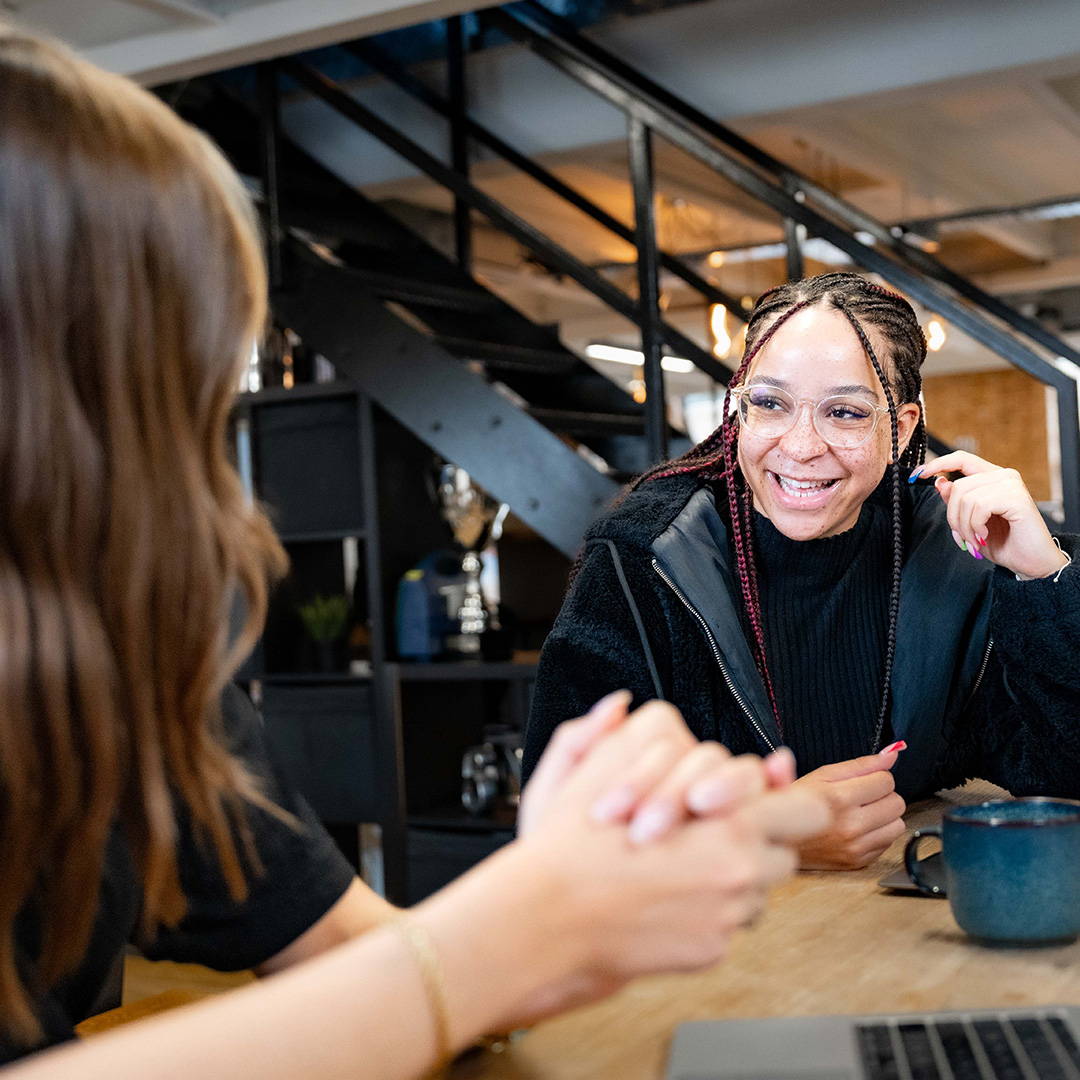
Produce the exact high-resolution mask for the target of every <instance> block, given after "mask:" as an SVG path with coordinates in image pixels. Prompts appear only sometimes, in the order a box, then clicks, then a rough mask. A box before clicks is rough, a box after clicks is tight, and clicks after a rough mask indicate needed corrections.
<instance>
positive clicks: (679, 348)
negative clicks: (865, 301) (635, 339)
mask: <svg viewBox="0 0 1080 1080" xmlns="http://www.w3.org/2000/svg"><path fill="white" fill-rule="evenodd" d="M281 63H282V68H283V70H285V71H287V72H288V73H289V75H291V76H292V78H294V79H295V80H296V81H297V82H298V83H299V84H300V85H301V86H303V87H304V88H305V89H307V90H309V91H310V92H311V93H313V94H315V95H316V96H317V97H319V98H321V99H322V100H323V101H325V102H326V103H327V104H328V105H330V106H331V107H332V108H334V109H336V110H337V111H338V112H340V113H341V114H342V115H343V116H346V117H348V118H349V119H350V120H352V121H354V122H355V123H357V124H359V125H360V126H361V127H362V128H364V129H365V130H366V131H367V132H369V133H370V134H372V135H374V136H375V138H377V139H378V140H379V141H380V142H383V143H385V144H386V145H387V146H388V147H389V148H390V149H391V150H393V151H394V152H395V153H397V154H400V155H401V156H402V157H403V158H405V160H406V161H408V162H409V163H410V164H412V165H415V166H416V168H418V169H420V171H421V172H425V173H427V175H428V176H430V177H431V178H432V179H434V180H436V181H437V182H438V183H440V184H442V185H443V187H445V188H447V189H448V190H449V191H450V192H451V193H452V194H453V195H455V196H457V197H459V198H461V199H462V200H463V201H464V202H466V203H468V204H469V205H470V206H471V207H472V208H473V209H474V210H477V211H479V212H480V213H481V214H483V215H484V216H485V217H487V218H488V219H490V220H491V221H492V222H494V223H495V224H496V225H497V226H498V227H499V228H501V229H502V230H503V231H504V232H506V233H508V234H509V235H510V236H512V237H513V238H514V239H515V240H517V241H518V242H519V243H520V244H522V245H523V246H525V247H527V248H529V249H530V250H531V251H533V252H536V253H537V254H538V255H539V256H540V257H541V258H542V259H543V260H544V261H545V262H546V263H547V264H548V265H549V266H550V267H551V268H552V269H554V270H556V271H557V272H558V273H561V274H565V275H566V276H567V277H569V278H572V279H573V280H574V281H576V282H577V283H578V284H579V285H581V286H582V287H584V288H585V289H587V290H588V291H589V292H591V293H592V294H593V295H594V296H597V297H599V298H600V299H601V300H602V301H603V302H604V303H605V304H607V305H608V306H609V307H611V308H613V309H614V310H615V311H617V312H618V313H619V314H620V315H623V316H624V317H625V318H627V319H629V320H630V321H631V322H634V323H636V322H637V321H638V311H637V305H636V304H635V303H634V301H633V300H632V299H631V298H630V297H629V296H627V294H626V293H624V292H623V291H622V289H619V288H617V287H616V286H614V285H612V284H611V282H610V281H608V280H607V279H606V278H604V277H602V276H601V275H600V274H598V273H596V271H595V270H592V269H591V268H590V267H588V266H586V265H585V264H584V263H583V262H581V260H580V259H577V258H575V257H574V256H573V255H571V254H570V252H568V251H567V250H566V249H565V248H563V247H561V246H560V245H558V244H556V243H555V242H554V241H552V240H549V239H548V237H547V236H545V235H544V234H543V233H542V232H540V230H539V229H537V228H535V227H534V226H532V225H530V224H529V223H528V222H527V221H525V220H524V219H523V218H521V217H519V216H518V215H517V214H515V213H514V212H513V211H512V210H509V209H507V208H506V207H505V206H503V205H502V204H501V203H500V202H498V201H497V200H495V199H493V198H492V197H491V196H490V195H488V194H487V193H486V192H484V191H481V190H480V189H479V188H477V187H475V186H474V185H473V184H471V183H470V182H469V181H468V180H467V179H465V177H463V176H461V175H459V174H458V173H457V172H455V170H454V169H452V168H451V167H450V166H448V165H446V164H444V163H443V162H441V161H439V160H438V158H436V157H434V156H432V155H431V154H429V153H428V152H427V151H426V150H424V149H423V148H422V147H420V146H418V145H417V144H416V143H415V142H413V141H412V140H411V139H409V138H408V137H407V136H405V135H403V134H402V133H401V132H399V131H397V130H396V129H395V128H393V127H391V125H390V124H388V123H386V121H385V120H382V119H381V118H380V117H378V116H376V115H375V114H374V113H373V112H372V111H371V110H370V109H368V108H367V107H366V106H365V105H362V104H361V103H360V102H359V101H357V100H356V98H354V97H352V96H351V95H349V94H347V93H345V91H344V90H342V89H341V88H340V87H338V86H337V85H336V84H335V83H334V82H333V81H332V80H330V79H328V78H327V77H326V76H325V75H323V74H322V73H321V72H318V71H315V70H314V69H313V68H310V67H308V66H307V65H305V64H301V63H299V62H298V61H296V60H284V61H282V62H281ZM658 332H659V334H660V336H661V338H662V339H663V341H664V342H665V344H667V345H668V346H669V348H671V349H672V350H673V351H674V352H676V353H678V354H679V355H680V356H684V357H686V359H688V360H691V361H692V362H693V363H694V364H695V365H696V366H697V367H698V368H700V369H701V370H702V371H704V372H705V373H706V374H707V375H710V376H711V377H712V378H714V379H716V380H717V381H718V382H722V383H724V384H726V383H727V382H728V380H729V379H730V378H731V371H730V369H728V368H727V367H725V366H724V365H723V364H721V363H720V362H719V361H718V360H717V359H716V358H715V357H714V356H713V355H712V354H711V353H709V352H708V351H707V350H705V349H703V348H701V346H700V345H698V344H697V343H696V342H694V341H692V340H691V339H690V338H688V337H687V336H686V335H685V334H683V333H681V332H680V331H679V330H676V329H675V327H673V326H671V325H669V324H668V323H667V322H663V321H661V323H660V325H659V330H658Z"/></svg>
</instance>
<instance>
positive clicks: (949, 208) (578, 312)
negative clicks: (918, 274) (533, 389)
mask: <svg viewBox="0 0 1080 1080" xmlns="http://www.w3.org/2000/svg"><path fill="white" fill-rule="evenodd" d="M469 6H470V5H469V4H468V2H467V0H422V2H415V0H414V2H413V3H412V4H411V5H410V4H402V2H401V0H0V7H6V8H7V9H9V10H12V11H14V13H15V15H16V17H17V18H19V19H20V20H23V21H25V22H26V23H28V24H30V25H32V26H35V27H38V28H41V29H45V30H48V31H50V32H52V33H55V34H57V35H58V36H60V37H62V38H64V39H66V40H68V41H69V42H71V43H72V44H73V45H75V46H76V47H78V48H80V49H82V50H83V51H84V52H85V53H86V54H87V55H88V56H90V57H91V58H92V59H94V60H95V61H96V62H98V63H101V64H103V65H104V66H107V67H111V68H113V69H115V70H121V71H125V72H128V73H130V74H132V75H134V76H135V77H137V78H140V79H142V80H143V81H145V82H150V83H153V82H157V81H161V80H163V79H166V78H170V79H171V78H176V77H179V76H181V75H187V74H191V73H194V72H198V71H205V70H213V69H214V68H220V67H224V66H227V65H229V64H235V63H239V62H247V61H250V60H251V59H255V58H260V57H264V56H270V55H278V54H283V53H288V52H295V51H298V50H300V49H303V48H307V47H310V46H312V45H317V44H324V43H327V42H333V41H337V40H343V39H347V38H350V37H356V36H360V35H361V34H368V33H375V32H377V31H380V30H382V29H385V28H387V27H389V26H394V25H404V24H406V23H409V22H417V21H421V20H423V19H428V18H432V17H435V16H436V15H442V14H446V13H448V12H450V11H453V10H464V9H467V8H468V7H469ZM1036 13H1037V17H1036ZM590 34H591V35H592V36H593V37H594V38H595V39H596V40H597V41H599V42H600V43H601V44H603V45H605V46H606V47H608V48H610V49H612V50H613V51H615V52H617V53H618V54H619V55H621V56H622V57H623V58H625V59H627V60H628V61H630V62H633V63H634V64H636V65H637V66H639V67H640V68H641V69H642V70H644V71H645V72H646V73H647V74H649V75H651V77H653V78H654V79H656V80H657V81H659V82H661V83H663V84H664V85H666V86H668V87H669V88H671V89H672V90H674V91H675V92H677V93H680V94H682V95H683V96H684V97H686V98H688V99H689V100H690V101H691V102H692V103H693V104H695V105H696V106H698V107H699V108H701V109H702V110H703V111H705V112H707V113H709V114H710V115H713V116H716V117H718V118H720V119H722V120H724V121H725V122H726V123H728V124H729V125H731V126H732V127H734V128H736V129H737V130H738V131H739V132H740V133H742V134H744V135H746V136H747V137H749V138H750V139H752V140H753V141H755V142H757V143H759V144H761V145H762V146H764V147H765V148H766V149H768V150H769V151H771V152H772V153H773V154H775V155H776V156H778V157H780V158H782V159H784V160H786V161H788V162H790V163H791V164H792V165H794V166H795V167H796V168H798V169H800V170H802V171H804V172H806V173H808V174H809V175H811V176H812V177H813V178H814V179H816V180H817V181H818V182H820V183H822V184H823V185H824V186H826V187H829V188H831V189H833V190H835V191H837V192H839V193H841V194H842V195H844V197H845V198H847V199H849V200H850V201H851V202H853V203H855V204H856V205H858V206H860V207H862V208H863V209H865V210H867V211H869V212H870V213H872V214H873V215H875V216H876V217H879V218H881V219H883V220H885V221H887V222H890V223H894V222H907V221H912V220H916V219H918V220H920V221H922V222H923V224H922V225H920V231H921V232H922V233H923V235H925V236H926V237H927V239H928V241H930V242H931V243H933V244H936V245H939V249H938V254H939V257H941V258H942V259H943V260H945V261H946V262H947V263H949V264H950V265H951V266H953V267H955V268H956V269H958V270H960V271H961V272H963V273H966V274H970V275H972V276H974V277H975V278H976V279H977V280H978V281H979V282H980V283H981V284H982V285H984V286H985V287H986V288H988V289H989V290H991V291H993V292H996V293H999V294H1002V295H1004V296H1006V297H1008V298H1010V299H1015V300H1016V302H1018V303H1020V304H1022V305H1024V306H1025V309H1026V310H1028V311H1030V312H1031V313H1035V312H1039V313H1040V314H1041V315H1042V316H1043V317H1045V318H1046V319H1047V321H1048V322H1049V323H1050V324H1051V325H1055V324H1056V325H1060V326H1062V327H1063V328H1064V329H1066V330H1071V329H1078V328H1080V216H1067V217H1062V218H1058V219H1056V220H1032V219H1030V217H1029V218H1024V217H1023V216H1020V215H1015V214H1014V215H1003V214H1000V213H999V214H997V215H996V216H983V217H980V218H975V219H970V220H962V221H951V222H949V221H943V222H941V223H940V224H938V225H934V224H932V223H930V224H927V223H926V222H925V219H934V218H939V217H942V216H946V215H954V214H956V213H958V212H964V211H970V210H973V209H976V208H986V207H997V208H1001V207H1008V206H1011V205H1018V204H1027V203H1032V202H1036V201H1038V200H1047V199H1050V200H1053V199H1061V200H1065V199H1069V198H1072V197H1074V196H1077V195H1080V51H1078V50H1080V5H1078V4H1076V3H1075V0H1040V3H1039V4H1038V5H1031V4H1030V3H1029V2H1028V0H950V3H948V4H940V3H938V2H936V0H893V2H892V3H890V4H888V5H885V4H879V5H873V4H871V5H867V4H865V2H864V0H821V2H819V3H815V4H813V5H809V4H806V3H805V2H804V0H706V2H703V3H696V4H688V5H686V6H683V7H679V8H676V9H671V10H666V11H661V12H656V13H652V14H647V15H642V16H639V17H636V18H632V19H622V20H617V21H615V22H612V23H608V24H604V25H602V26H599V27H596V28H594V29H593V30H591V31H590ZM418 73H419V74H421V75H422V77H424V78H426V79H428V80H429V81H431V82H433V83H434V84H436V85H440V86H441V85H442V82H443V79H444V73H443V71H442V70H441V67H440V65H438V64H428V65H426V66H424V67H422V68H421V69H419V70H418ZM351 90H352V91H353V92H354V93H355V94H357V96H359V97H360V98H361V99H363V100H365V102H366V103H368V104H369V105H370V106H371V107H372V108H374V109H375V110H376V111H378V112H379V113H380V114H381V115H384V116H386V117H387V118H388V119H391V120H392V121H393V122H394V123H395V124H397V125H398V126H399V127H400V128H402V129H403V130H406V131H408V132H409V133H410V134H411V135H412V136H413V137H414V138H416V139H417V141H419V142H421V143H422V144H423V145H425V146H427V147H428V148H429V149H431V150H432V151H433V152H436V153H442V152H444V151H445V147H446V142H447V138H446V132H445V130H444V128H443V126H442V121H441V120H438V119H437V118H435V117H433V116H431V115H429V114H426V113H425V112H424V110H423V109H422V108H420V107H418V106H416V105H415V104H413V103H412V102H411V101H409V100H408V99H405V98H404V96H403V95H401V94H400V93H398V92H397V91H394V90H391V89H388V88H387V87H386V86H385V84H382V83H381V82H379V81H378V80H370V79H369V80H366V81H361V82H357V83H356V84H354V85H352V86H351ZM470 99H471V100H470V108H471V111H472V113H473V115H474V116H476V117H477V118H478V119H480V120H481V121H482V122H484V123H485V124H487V125H488V126H490V127H492V128H493V129H494V130H495V131H496V132H497V133H498V134H500V135H501V136H503V137H504V138H506V139H507V141H509V142H511V143H512V144H514V145H515V146H517V147H518V148H519V149H521V150H523V151H525V152H528V153H530V154H532V155H533V156H535V157H537V158H538V159H540V160H541V161H543V162H544V163H545V164H546V165H547V166H548V167H549V168H551V169H552V170H553V171H554V172H556V173H558V175H559V176H560V177H562V178H563V179H564V180H565V181H566V182H568V183H570V184H572V185H573V186H575V187H577V188H579V189H580V190H582V191H583V192H585V193H586V194H588V196H589V197H590V198H591V199H593V201H595V202H597V203H598V204H600V205H601V206H603V207H604V208H605V209H607V210H608V211H609V212H610V213H612V214H614V215H615V216H617V217H619V218H621V219H622V220H623V221H626V222H629V221H630V220H631V216H632V211H631V207H632V204H631V198H630V190H629V186H628V183H627V168H626V151H625V145H624V141H623V132H624V121H623V118H622V117H621V115H620V114H619V113H617V112H616V110H614V109H613V108H611V107H610V106H608V105H606V104H604V103H601V102H598V100H597V99H595V98H594V97H592V96H591V95H590V94H588V93H587V92H586V91H585V90H583V89H582V88H581V87H579V86H577V85H576V84H573V83H571V82H570V80H569V79H567V78H566V77H564V76H561V75H558V74H556V73H554V72H552V71H551V70H550V69H548V68H546V67H545V65H544V64H543V63H542V62H541V61H539V60H537V59H536V58H535V57H533V56H531V55H530V54H528V53H525V52H524V51H523V50H521V49H519V48H517V47H505V48H495V49H489V50H486V51H485V52H483V53H480V54H477V55H475V56H473V57H471V58H470ZM284 122H285V126H286V129H287V131H288V132H289V134H290V135H291V136H292V137H293V138H294V139H296V140H297V141H298V142H300V143H301V144H303V145H304V146H305V147H306V148H307V149H309V150H310V151H311V152H312V153H313V154H315V156H317V157H319V158H321V159H322V160H323V161H324V162H325V163H326V164H327V165H329V166H330V167H332V168H334V169H335V170H336V171H337V172H339V174H341V175H343V176H345V177H346V178H347V179H349V180H351V181H352V182H353V183H355V184H356V185H357V186H358V187H361V188H362V189H364V190H365V191H366V192H367V193H369V194H371V195H374V196H375V197H377V198H379V199H381V200H384V201H386V202H387V204H388V205H389V206H391V207H392V208H393V209H394V210H395V211H396V212H397V213H399V214H400V215H401V216H402V217H405V218H407V219H408V220H410V222H412V223H413V224H414V225H417V226H418V227H420V228H422V229H423V230H424V231H425V232H426V233H427V234H428V235H429V236H430V237H431V238H432V239H433V240H434V241H435V242H436V243H441V244H444V245H445V246H449V242H450V236H451V235H452V230H451V228H450V225H449V216H448V215H449V211H450V209H451V204H450V200H449V198H448V197H447V195H446V193H445V192H443V191H441V190H440V189H439V188H437V186H435V185H434V184H432V183H431V182H429V181H428V180H426V179H425V178H423V177H419V176H418V175H417V174H416V173H415V171H413V170H411V169H410V168H409V167H408V166H407V165H405V164H404V163H403V162H401V161H400V160H399V159H396V158H395V157H394V156H393V155H392V154H390V153H389V152H388V151H386V150H385V149H384V148H382V147H380V146H378V145H377V144H375V143H374V142H373V141H372V140H371V139H369V138H368V137H366V136H364V135H362V134H359V133H358V132H357V130H356V129H354V128H352V127H351V126H350V125H348V124H346V123H344V122H342V121H340V120H339V119H337V118H335V117H334V116H333V115H332V114H330V113H329V112H328V110H327V109H326V107H325V106H323V105H322V104H321V103H318V102H314V101H311V100H309V99H305V98H302V97H297V98H294V99H293V100H291V101H290V102H288V104H287V106H286V113H285V118H284ZM474 177H475V179H476V181H477V182H478V183H479V184H480V185H481V186H482V187H483V188H484V189H485V190H486V191H488V192H489V193H490V194H492V195H494V196H496V197H497V198H499V199H500V200H502V201H503V202H505V203H506V204H507V205H508V206H510V207H511V208H512V209H513V210H515V211H516V212H517V213H519V214H520V215H521V216H522V217H524V218H526V219H527V220H530V221H533V222H535V223H537V224H541V225H542V226H543V227H544V229H545V230H546V231H547V232H548V233H549V235H551V236H552V237H553V238H554V239H555V240H557V241H558V242H559V243H561V244H563V245H564V246H566V247H567V248H569V249H570V250H571V251H573V253H574V254H576V255H578V256H579V257H580V258H582V259H584V260H585V261H586V262H588V263H590V264H591V265H594V266H597V267H598V268H600V269H602V270H603V272H605V273H607V274H608V275H609V276H610V277H611V278H612V279H613V280H615V281H617V282H618V283H619V284H622V285H625V286H627V287H628V288H631V289H632V287H633V268H632V266H631V265H630V260H631V258H632V252H631V250H630V249H629V247H628V245H626V244H625V243H624V242H622V241H621V240H619V239H618V238H617V237H615V236H613V235H612V234H610V233H608V232H606V231H605V230H603V229H602V228H600V227H599V226H596V225H595V224H594V223H593V222H591V221H590V220H589V219H587V218H585V217H584V216H583V215H582V214H580V213H579V212H577V211H575V210H573V209H571V208H569V207H568V206H567V205H566V204H563V203H561V202H560V201H559V200H558V199H556V198H555V197H554V196H551V195H550V194H549V193H547V192H546V191H545V190H543V189H541V188H540V187H538V185H536V184H535V183H534V182H533V181H530V180H528V179H526V178H524V177H522V176H521V175H520V174H518V173H516V172H515V171H514V170H512V169H509V168H507V167H505V166H503V165H501V164H500V163H498V162H495V161H490V160H481V161H479V162H478V163H477V164H476V166H475V170H474ZM657 190H658V205H657V214H658V221H659V228H660V238H661V242H662V244H663V245H664V246H665V247H666V248H668V249H670V250H672V251H675V252H680V253H686V254H690V255H695V256H697V257H699V258H701V259H703V258H704V256H706V255H707V253H709V252H710V251H716V250H722V251H725V252H726V253H727V255H726V257H725V260H724V264H723V265H722V266H720V267H715V266H709V265H708V264H707V263H706V262H704V261H700V262H699V263H698V266H699V268H700V269H702V270H703V272H707V273H708V274H709V275H710V276H712V277H713V278H715V280H716V281H717V282H718V284H720V285H722V286H723V287H724V288H725V289H726V290H727V291H728V292H730V293H733V294H734V295H737V296H743V295H747V296H753V295H756V294H758V293H760V292H761V291H763V290H764V289H765V288H768V287H769V286H771V285H772V284H775V283H777V282H778V281H779V280H780V279H781V277H782V274H783V263H782V260H781V259H779V258H777V257H776V255H775V254H772V255H770V253H769V252H768V251H767V250H766V251H753V250H751V251H750V252H749V253H747V252H745V251H743V252H742V253H741V254H740V252H739V251H736V250H734V249H746V248H750V249H753V248H755V247H760V246H761V245H768V244H771V243H775V242H776V241H777V240H779V239H780V237H781V229H780V223H779V221H778V220H777V219H776V218H775V215H772V214H771V213H769V212H767V211H764V210H762V209H761V207H759V206H758V205H756V204H754V203H753V202H752V201H751V200H749V199H747V198H746V197H745V196H744V195H742V194H741V193H739V192H737V191H735V190H734V189H733V188H732V187H731V186H730V185H729V184H727V183H726V182H725V181H723V180H721V179H719V178H718V177H716V176H715V175H713V174H712V173H710V172H708V171H707V170H705V169H704V168H702V167H701V166H700V165H698V164H697V163H696V162H693V161H691V160H690V159H689V158H687V157H686V156H685V155H684V154H682V153H681V152H680V151H678V150H676V149H674V148H672V147H670V146H665V145H664V144H663V143H662V142H658V145H657ZM1078 210H1080V208H1078ZM477 230H478V235H477V243H476V248H477V255H478V268H479V271H480V273H481V274H483V275H484V276H485V277H486V278H487V280H488V281H489V282H490V283H491V284H492V285H493V287H495V288H496V289H497V290H498V291H500V292H501V293H503V295H505V296H507V298H509V299H510V300H512V301H513V302H514V303H516V304H518V305H519V306H521V307H522V308H524V309H525V310H526V311H528V312H529V313H530V314H532V315H533V316H534V317H536V318H539V319H540V320H541V321H545V322H553V321H558V322H559V323H560V325H561V327H562V330H563V333H564V336H565V337H566V338H567V340H568V342H570V343H571V344H578V345H583V344H585V343H587V342H588V341H593V340H607V341H612V342H620V343H632V341H633V339H634V331H633V329H632V328H631V327H629V326H628V325H626V324H625V323H624V322H623V321H622V320H620V319H618V318H617V317H615V316H613V315H611V314H610V313H608V312H607V311H606V310H604V309H603V308H602V306H600V305H599V304H598V302H597V301H595V299H594V298H592V297H591V296H589V295H587V294H584V293H583V292H582V291H581V290H580V289H578V288H577V287H576V286H574V285H572V284H571V283H568V282H566V281H560V280H558V279H556V278H554V277H552V276H551V275H550V274H548V273H546V272H545V271H543V270H542V268H540V267H538V266H537V264H536V262H535V261H534V260H532V259H530V258H529V257H528V256H527V253H525V252H523V251H522V250H521V249H520V248H518V246H517V245H516V244H514V243H513V242H511V241H509V240H508V239H506V238H505V237H503V236H501V235H500V234H498V233H496V232H495V231H494V230H493V229H491V228H489V227H487V226H486V225H485V224H484V223H483V222H478V225H477ZM826 254H827V253H826ZM808 268H809V269H810V270H815V269H824V268H826V264H825V263H822V262H811V263H810V264H809V267H808ZM664 301H665V303H666V305H667V315H668V317H669V318H670V319H671V320H672V321H673V322H676V323H678V324H680V325H681V326H682V327H683V328H684V329H685V330H686V332H687V333H692V334H693V336H695V337H697V338H699V339H700V340H702V341H703V342H707V341H708V334H707V332H706V315H705V311H704V308H703V306H702V304H701V302H700V300H698V299H697V298H696V296H695V295H694V294H691V293H689V292H688V291H686V290H685V289H682V288H680V286H679V284H678V283H677V282H674V281H668V280H665V282H664ZM929 314H930V313H927V317H929ZM732 329H734V322H732ZM995 363H997V361H996V360H995V359H994V358H993V357H991V356H989V355H988V354H987V353H986V352H985V351H984V350H982V349H981V348H980V347H979V346H977V345H975V344H974V343H972V342H970V341H967V340H965V339H964V338H963V337H962V336H961V335H959V334H952V333H950V335H949V338H948V341H947V343H946V346H945V347H944V348H943V349H942V350H941V351H940V352H939V353H936V354H935V355H934V356H933V357H932V358H931V360H930V361H929V364H928V369H927V370H928V373H933V372H934V371H938V372H946V371H954V370H967V369H972V368H983V367H991V366H994V364H995Z"/></svg>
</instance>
